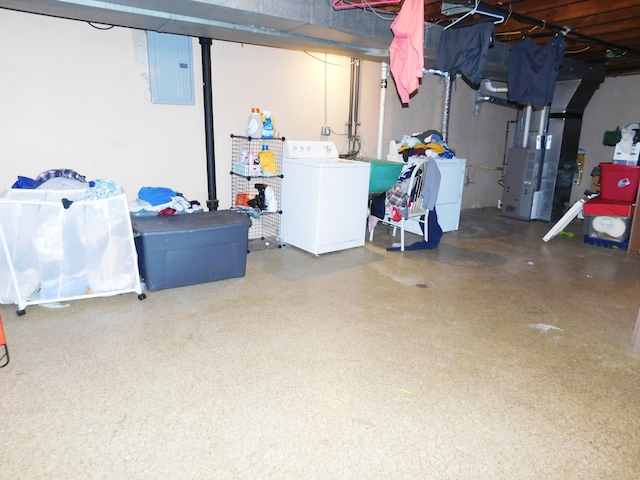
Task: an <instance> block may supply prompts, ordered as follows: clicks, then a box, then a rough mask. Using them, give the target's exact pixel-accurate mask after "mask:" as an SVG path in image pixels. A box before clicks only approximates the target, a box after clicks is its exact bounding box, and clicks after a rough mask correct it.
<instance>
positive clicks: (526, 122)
mask: <svg viewBox="0 0 640 480" xmlns="http://www.w3.org/2000/svg"><path fill="white" fill-rule="evenodd" d="M532 111H533V108H532V107H531V105H527V108H526V109H525V114H524V131H523V135H522V148H527V147H528V146H529V129H530V128H531V112H532Z"/></svg>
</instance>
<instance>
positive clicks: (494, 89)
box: [484, 78, 509, 93]
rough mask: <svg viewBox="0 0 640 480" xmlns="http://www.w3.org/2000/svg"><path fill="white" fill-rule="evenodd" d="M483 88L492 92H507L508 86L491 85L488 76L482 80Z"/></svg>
mask: <svg viewBox="0 0 640 480" xmlns="http://www.w3.org/2000/svg"><path fill="white" fill-rule="evenodd" d="M484 88H486V89H487V90H489V91H490V92H493V93H507V92H508V91H509V88H508V87H496V86H494V85H493V83H492V82H491V80H490V79H489V78H486V79H485V81H484Z"/></svg>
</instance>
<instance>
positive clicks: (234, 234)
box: [131, 210, 251, 291]
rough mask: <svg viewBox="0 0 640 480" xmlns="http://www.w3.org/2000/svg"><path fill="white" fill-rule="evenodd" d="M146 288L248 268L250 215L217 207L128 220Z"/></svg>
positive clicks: (190, 282)
mask: <svg viewBox="0 0 640 480" xmlns="http://www.w3.org/2000/svg"><path fill="white" fill-rule="evenodd" d="M131 224H132V227H133V231H134V234H135V245H136V249H137V251H138V263H139V267H140V275H141V277H142V278H143V280H144V282H145V284H146V288H147V290H150V291H155V290H162V289H165V288H174V287H183V286H186V285H194V284H197V283H207V282H213V281H216V280H224V279H227V278H234V277H243V276H244V275H245V272H246V264H247V249H248V236H249V227H250V226H251V219H250V218H249V217H248V216H247V215H246V214H245V213H242V212H236V211H232V210H217V211H211V212H200V213H190V214H186V213H185V214H177V215H169V216H155V217H133V218H132V220H131Z"/></svg>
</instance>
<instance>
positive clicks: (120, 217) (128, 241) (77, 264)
mask: <svg viewBox="0 0 640 480" xmlns="http://www.w3.org/2000/svg"><path fill="white" fill-rule="evenodd" d="M84 197H85V190H73V191H59V190H40V189H35V190H23V189H11V190H7V191H6V192H4V193H3V194H2V195H1V196H0V303H15V304H18V306H19V311H18V313H19V314H22V313H24V308H25V307H26V305H27V304H37V303H47V302H53V301H59V300H62V299H65V300H71V299H76V298H81V297H86V296H89V295H94V296H106V295H114V294H117V293H124V292H131V291H135V292H137V293H138V294H139V296H141V297H142V298H144V296H143V295H142V290H141V285H140V277H139V274H138V260H137V255H136V249H135V245H134V241H133V231H132V229H131V217H130V215H129V209H128V203H127V199H126V197H125V195H123V194H120V195H117V196H113V197H109V198H105V199H99V200H85V199H84ZM142 298H141V299H142Z"/></svg>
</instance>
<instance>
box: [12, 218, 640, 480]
mask: <svg viewBox="0 0 640 480" xmlns="http://www.w3.org/2000/svg"><path fill="white" fill-rule="evenodd" d="M549 227H550V225H549V224H546V223H541V222H522V221H518V220H513V219H507V218H504V217H502V216H500V215H499V213H498V211H497V210H496V209H481V210H467V211H464V212H463V214H462V218H461V221H460V230H459V231H457V232H450V233H446V234H445V235H444V237H443V239H442V242H441V244H440V246H439V247H438V248H437V249H436V250H430V251H427V250H422V251H414V252H404V253H400V252H387V251H386V250H385V248H386V247H387V246H389V245H390V244H391V242H392V239H391V237H390V236H389V235H388V234H387V233H385V228H384V227H381V226H379V227H378V228H377V231H376V235H375V238H374V242H373V243H369V242H367V244H366V246H365V247H362V248H355V249H350V250H346V251H342V252H335V253H329V254H325V255H321V256H319V257H315V256H313V255H311V254H308V253H305V252H303V251H301V250H298V249H296V248H293V247H285V248H282V249H274V250H267V251H259V252H251V253H250V254H249V255H248V256H247V272H246V276H245V277H243V278H238V279H229V280H223V281H218V282H213V283H208V284H201V285H194V286H189V287H183V288H176V289H170V290H161V291H156V292H147V299H146V300H144V301H139V300H138V299H137V298H136V294H133V293H132V294H125V295H120V296H117V297H108V298H92V299H85V300H77V301H74V302H69V303H68V304H67V305H66V306H63V307H62V308H48V307H45V306H31V307H28V308H27V314H26V315H25V316H22V317H18V316H17V315H16V314H15V310H16V307H15V305H2V306H0V312H1V313H2V317H3V320H4V329H5V333H6V337H7V341H8V345H9V349H10V354H11V362H10V363H9V365H8V366H7V367H5V368H3V369H0V391H1V392H2V396H1V404H0V478H3V479H5V478H6V479H35V478H51V479H88V478H109V479H125V478H126V479H213V478H215V479H262V478H272V479H296V480H298V479H418V478H420V479H452V480H454V479H455V480H465V479H482V480H487V479H492V480H496V479H509V480H514V479H536V480H539V479H562V480H567V479H580V480H587V479H632V478H634V479H635V478H638V475H640V355H637V354H633V353H632V352H631V348H630V340H631V334H632V331H633V326H634V323H635V319H636V315H637V312H638V306H639V304H640V295H639V291H640V288H639V287H640V269H639V267H640V256H633V255H627V253H626V252H624V251H621V250H614V249H608V248H604V247H597V246H592V245H585V244H584V243H583V241H582V235H581V229H582V225H581V221H580V220H576V221H574V222H573V223H572V225H570V227H569V229H573V230H574V231H575V232H576V236H575V237H574V238H568V237H566V236H562V237H556V238H555V239H553V240H551V241H550V242H549V243H545V242H543V241H542V237H543V235H544V234H545V233H546V232H547V230H548V229H549ZM415 240H417V237H412V236H411V235H409V238H408V243H412V241H415Z"/></svg>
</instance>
